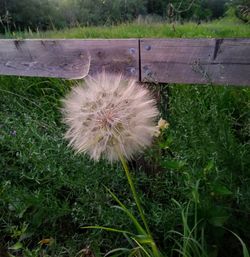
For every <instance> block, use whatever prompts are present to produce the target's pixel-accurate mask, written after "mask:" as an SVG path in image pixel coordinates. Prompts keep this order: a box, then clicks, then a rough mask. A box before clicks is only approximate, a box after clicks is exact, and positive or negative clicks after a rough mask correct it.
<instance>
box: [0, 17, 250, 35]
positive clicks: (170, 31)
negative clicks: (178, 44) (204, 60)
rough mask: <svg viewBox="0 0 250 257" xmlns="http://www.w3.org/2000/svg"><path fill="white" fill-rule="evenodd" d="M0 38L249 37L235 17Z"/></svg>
mask: <svg viewBox="0 0 250 257" xmlns="http://www.w3.org/2000/svg"><path fill="white" fill-rule="evenodd" d="M0 37H2V38H148V37H154V38H164V37H178V38H182V37H185V38H199V37H205V38H210V37H250V27H249V24H243V23H241V22H240V21H235V20H228V19H224V20H218V21H214V22H211V23H202V24H200V25H197V23H193V22H188V23H184V24H180V23H175V24H169V23H155V24H144V23H142V24H140V23H129V24H121V25H119V26H103V27H101V26H100V27H78V28H70V29H64V30H59V31H48V32H39V31H38V32H31V31H27V32H25V33H23V32H20V33H18V32H15V33H6V34H5V35H2V36H0Z"/></svg>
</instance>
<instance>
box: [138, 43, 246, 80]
mask: <svg viewBox="0 0 250 257" xmlns="http://www.w3.org/2000/svg"><path fill="white" fill-rule="evenodd" d="M140 46H141V67H142V73H141V78H142V80H143V81H155V82H163V83H187V84H197V83H200V84H206V83H215V84H232V85H250V62H249V56H250V40H249V39H224V40H221V39H160V40H159V39H143V40H141V43H140Z"/></svg>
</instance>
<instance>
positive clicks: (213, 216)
mask: <svg viewBox="0 0 250 257" xmlns="http://www.w3.org/2000/svg"><path fill="white" fill-rule="evenodd" d="M209 216H210V218H209V219H208V221H209V223H210V224H212V225H214V226H216V227H221V226H223V225H224V224H225V222H226V221H227V219H228V218H229V216H228V213H227V212H226V211H225V210H224V209H222V208H221V207H215V208H212V209H211V210H210V213H209Z"/></svg>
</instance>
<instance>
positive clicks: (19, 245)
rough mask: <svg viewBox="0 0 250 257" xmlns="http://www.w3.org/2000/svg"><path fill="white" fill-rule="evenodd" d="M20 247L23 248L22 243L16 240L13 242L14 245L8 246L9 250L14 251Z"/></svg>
mask: <svg viewBox="0 0 250 257" xmlns="http://www.w3.org/2000/svg"><path fill="white" fill-rule="evenodd" d="M22 248H23V244H22V243H20V242H17V243H15V244H14V245H12V246H11V247H9V250H15V251H17V250H20V249H22Z"/></svg>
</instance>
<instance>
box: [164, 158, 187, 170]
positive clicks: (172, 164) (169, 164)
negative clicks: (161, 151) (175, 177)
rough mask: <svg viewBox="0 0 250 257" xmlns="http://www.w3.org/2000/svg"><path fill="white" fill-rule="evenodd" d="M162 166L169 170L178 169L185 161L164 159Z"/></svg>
mask: <svg viewBox="0 0 250 257" xmlns="http://www.w3.org/2000/svg"><path fill="white" fill-rule="evenodd" d="M161 165H162V167H164V168H166V169H170V170H180V169H181V168H182V167H183V166H184V165H185V162H183V161H175V160H164V161H163V162H162V163H161Z"/></svg>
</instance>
